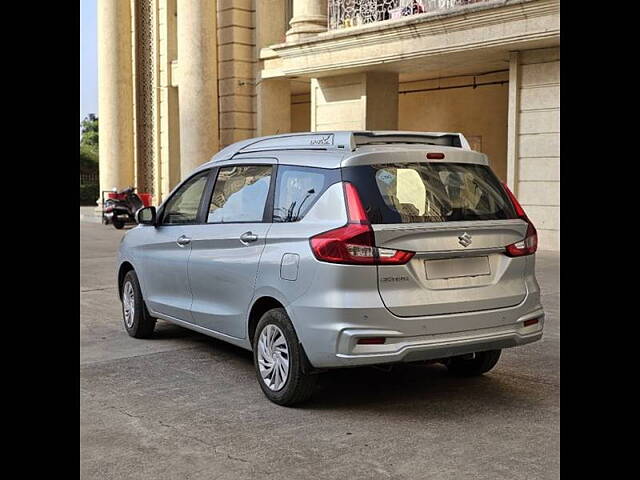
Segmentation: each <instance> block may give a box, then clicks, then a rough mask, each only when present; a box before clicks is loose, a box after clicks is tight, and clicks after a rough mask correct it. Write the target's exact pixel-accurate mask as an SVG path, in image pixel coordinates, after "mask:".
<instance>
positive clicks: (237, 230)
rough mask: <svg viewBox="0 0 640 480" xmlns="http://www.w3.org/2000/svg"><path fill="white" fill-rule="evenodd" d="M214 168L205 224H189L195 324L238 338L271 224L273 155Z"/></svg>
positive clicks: (244, 323)
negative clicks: (216, 170) (215, 170)
mask: <svg viewBox="0 0 640 480" xmlns="http://www.w3.org/2000/svg"><path fill="white" fill-rule="evenodd" d="M246 161H247V162H248V163H243V164H235V165H227V166H220V167H219V169H218V172H217V178H216V180H215V184H214V187H213V194H212V196H211V200H210V201H209V202H208V205H207V208H206V212H205V213H206V216H205V221H206V222H207V223H206V224H203V225H199V226H197V227H195V228H194V231H193V237H192V240H191V249H192V250H191V256H190V258H189V281H190V285H191V291H192V293H193V303H192V306H191V313H192V315H193V319H194V321H195V322H196V324H197V325H199V326H201V327H204V328H207V329H209V330H213V331H215V332H218V333H222V334H225V335H230V336H232V337H236V338H244V337H245V331H246V321H245V319H246V315H247V311H248V307H249V303H250V302H251V299H252V297H253V290H254V285H255V279H256V274H257V271H258V263H259V261H260V256H261V254H262V251H263V250H264V246H265V238H266V236H267V232H268V230H269V228H270V226H271V213H272V206H271V203H272V200H271V198H272V195H273V194H272V193H271V192H272V191H273V180H274V178H275V163H276V160H275V159H251V160H246Z"/></svg>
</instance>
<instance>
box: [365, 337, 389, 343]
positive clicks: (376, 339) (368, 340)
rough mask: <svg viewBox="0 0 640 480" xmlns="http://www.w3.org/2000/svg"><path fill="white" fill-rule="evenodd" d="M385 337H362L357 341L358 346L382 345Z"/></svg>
mask: <svg viewBox="0 0 640 480" xmlns="http://www.w3.org/2000/svg"><path fill="white" fill-rule="evenodd" d="M385 340H386V338H385V337H363V338H359V339H358V345H382V344H383V343H384V341H385Z"/></svg>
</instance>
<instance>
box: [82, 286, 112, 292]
mask: <svg viewBox="0 0 640 480" xmlns="http://www.w3.org/2000/svg"><path fill="white" fill-rule="evenodd" d="M115 289H116V287H101V288H85V289H82V288H81V289H80V293H86V292H99V291H101V290H115Z"/></svg>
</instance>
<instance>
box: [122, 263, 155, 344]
mask: <svg viewBox="0 0 640 480" xmlns="http://www.w3.org/2000/svg"><path fill="white" fill-rule="evenodd" d="M121 300H122V321H123V323H124V328H125V330H126V331H127V333H128V334H129V335H130V336H132V337H134V338H149V337H151V335H152V334H153V329H154V328H155V326H156V319H155V318H152V317H151V315H149V311H148V310H147V306H146V305H145V304H144V300H143V299H142V291H141V290H140V283H139V282H138V276H137V275H136V272H135V271H133V270H129V271H128V272H127V274H126V275H125V276H124V280H123V281H122V292H121ZM131 305H133V313H132V314H131V315H130V313H129V312H131V309H130V306H131Z"/></svg>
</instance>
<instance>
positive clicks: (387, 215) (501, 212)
mask: <svg viewBox="0 0 640 480" xmlns="http://www.w3.org/2000/svg"><path fill="white" fill-rule="evenodd" d="M342 177H343V180H345V181H349V182H352V183H353V184H355V186H356V187H357V189H358V193H359V194H360V198H361V200H362V202H363V204H364V207H365V210H366V211H367V214H368V216H369V220H370V221H371V223H374V224H376V223H385V224H386V223H425V222H456V221H469V220H503V219H510V218H517V217H516V213H515V211H514V209H513V206H512V205H511V202H510V201H509V198H508V197H507V195H506V193H505V191H504V189H503V188H502V185H501V184H500V181H499V180H498V178H497V177H496V176H495V174H494V173H493V172H492V171H491V169H490V168H489V167H487V166H485V165H476V164H467V163H441V162H438V163H436V162H433V163H386V164H377V165H362V166H355V167H344V168H343V173H342Z"/></svg>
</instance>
